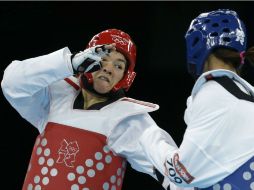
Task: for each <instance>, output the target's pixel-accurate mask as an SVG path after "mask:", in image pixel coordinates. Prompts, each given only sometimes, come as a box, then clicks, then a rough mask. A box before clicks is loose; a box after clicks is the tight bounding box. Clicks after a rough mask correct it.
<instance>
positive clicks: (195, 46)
mask: <svg viewBox="0 0 254 190" xmlns="http://www.w3.org/2000/svg"><path fill="white" fill-rule="evenodd" d="M185 39H186V46H187V63H188V70H189V72H190V73H191V74H193V75H195V76H199V75H201V74H202V72H203V66H204V63H205V60H206V58H207V57H208V55H209V54H210V53H211V51H212V50H213V49H214V48H215V47H226V48H230V49H234V50H236V51H238V52H242V51H244V50H245V48H246V40H247V39H246V31H245V26H244V23H243V22H242V21H241V20H240V19H239V18H238V15H237V13H236V12H235V11H232V10H228V9H219V10H216V11H212V12H208V13H202V14H200V15H199V16H198V17H197V18H195V19H194V20H193V21H192V22H191V24H190V27H189V29H188V31H187V32H186V35H185Z"/></svg>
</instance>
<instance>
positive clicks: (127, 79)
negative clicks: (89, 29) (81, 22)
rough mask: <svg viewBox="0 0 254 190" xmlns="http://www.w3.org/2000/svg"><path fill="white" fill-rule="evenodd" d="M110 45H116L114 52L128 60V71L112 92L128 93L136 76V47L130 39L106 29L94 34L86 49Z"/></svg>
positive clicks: (122, 33) (114, 30)
mask: <svg viewBox="0 0 254 190" xmlns="http://www.w3.org/2000/svg"><path fill="white" fill-rule="evenodd" d="M112 43H115V44H116V50H117V51H119V52H120V53H122V54H123V55H124V56H125V57H126V59H127V60H128V69H127V71H126V73H125V75H124V77H123V79H122V80H120V81H119V82H118V83H117V84H116V85H115V86H114V87H113V89H112V90H113V91H117V90H119V89H121V88H123V89H124V90H125V91H128V89H129V88H130V86H131V84H132V82H133V80H134V78H135V76H136V73H135V72H134V67H135V64H136V45H135V44H134V42H133V41H132V39H131V37H130V36H129V35H128V34H127V33H125V32H123V31H121V30H117V29H108V30H105V31H102V32H100V33H99V34H96V35H95V36H94V37H93V38H92V39H91V40H90V42H89V43H88V45H87V48H90V47H94V46H97V45H102V44H112Z"/></svg>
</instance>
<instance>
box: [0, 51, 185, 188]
mask: <svg viewBox="0 0 254 190" xmlns="http://www.w3.org/2000/svg"><path fill="white" fill-rule="evenodd" d="M72 75H73V70H72V66H71V62H70V51H69V49H68V48H63V49H61V50H58V51H56V52H53V53H51V54H48V55H44V56H40V57H36V58H31V59H27V60H24V61H13V62H12V63H11V64H10V65H9V66H8V67H7V69H6V70H5V73H4V78H3V80H2V83H1V85H2V89H3V93H4V95H5V97H6V98H7V100H8V101H9V102H10V104H11V105H12V106H13V107H14V108H15V109H16V110H17V111H18V112H19V113H20V115H21V116H22V117H23V118H25V119H26V120H27V121H29V122H30V123H31V124H32V125H33V126H35V127H36V128H37V129H38V130H39V132H40V135H39V136H38V137H37V140H36V143H35V145H34V149H33V153H32V156H31V161H30V164H29V168H28V171H27V175H26V179H25V183H24V186H23V189H34V188H35V189H44V188H45V189H47V190H55V189H62V190H64V189H71V190H75V189H86V188H88V189H90V190H93V189H96V190H99V189H117V190H120V189H121V186H122V180H123V176H124V171H125V160H127V161H128V162H129V163H130V164H131V166H132V167H133V168H134V169H135V170H137V171H140V172H144V173H147V174H149V175H151V176H152V177H154V178H155V179H157V177H156V176H155V174H154V173H153V165H152V164H151V163H150V162H149V161H148V160H147V159H146V157H145V155H144V153H143V152H142V150H141V146H140V145H139V143H138V139H139V138H140V136H141V135H142V133H143V131H144V130H145V129H147V128H158V127H157V125H156V123H155V122H154V121H153V119H152V118H151V117H150V116H149V114H148V113H147V112H151V111H154V110H157V109H158V108H159V106H158V105H156V104H152V103H147V102H142V101H138V100H134V99H131V98H121V99H119V100H118V101H116V102H113V103H111V104H108V105H107V106H104V107H103V108H101V109H100V110H80V109H74V108H73V104H74V100H75V99H76V97H77V96H78V94H79V93H80V87H79V83H78V81H77V79H76V78H75V77H73V76H72ZM168 138H170V136H168ZM170 144H171V146H172V147H176V145H175V143H174V141H173V140H172V141H171V142H170ZM168 184H169V181H168V179H167V180H164V182H163V186H164V187H165V188H167V186H168ZM170 186H171V190H172V189H173V190H174V189H181V188H178V187H176V186H175V185H174V184H172V183H171V185H170Z"/></svg>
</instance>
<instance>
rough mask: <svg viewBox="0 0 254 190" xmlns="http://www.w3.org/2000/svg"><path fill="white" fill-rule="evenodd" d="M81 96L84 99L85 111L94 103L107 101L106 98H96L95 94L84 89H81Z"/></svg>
mask: <svg viewBox="0 0 254 190" xmlns="http://www.w3.org/2000/svg"><path fill="white" fill-rule="evenodd" d="M82 95H83V98H84V109H85V110H86V109H87V108H89V107H90V106H92V105H94V104H96V103H99V102H105V101H107V98H106V97H100V96H96V95H95V94H93V93H91V92H89V91H87V90H85V89H82Z"/></svg>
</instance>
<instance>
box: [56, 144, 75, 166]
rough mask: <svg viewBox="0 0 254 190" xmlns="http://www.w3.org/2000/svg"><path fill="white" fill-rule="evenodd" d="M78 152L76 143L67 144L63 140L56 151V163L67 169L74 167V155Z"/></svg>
mask: <svg viewBox="0 0 254 190" xmlns="http://www.w3.org/2000/svg"><path fill="white" fill-rule="evenodd" d="M78 151H79V146H78V143H77V141H72V142H69V143H68V142H67V141H66V140H65V139H63V140H62V142H61V147H60V148H59V150H58V158H57V161H56V163H64V164H65V165H66V166H67V167H74V165H73V164H74V162H75V158H76V155H77V153H78Z"/></svg>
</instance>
